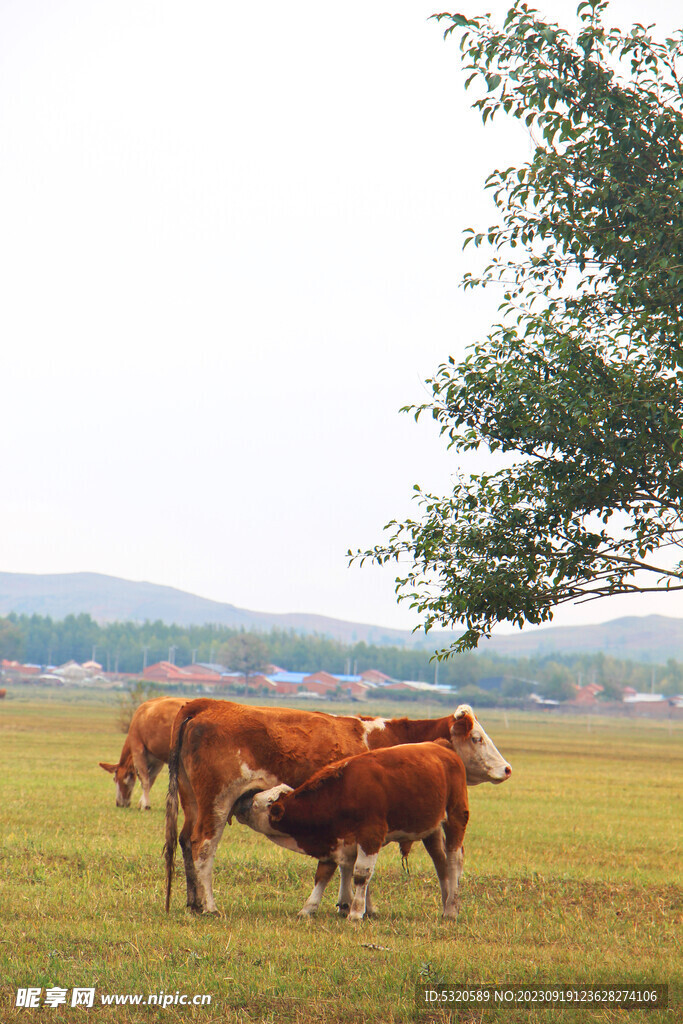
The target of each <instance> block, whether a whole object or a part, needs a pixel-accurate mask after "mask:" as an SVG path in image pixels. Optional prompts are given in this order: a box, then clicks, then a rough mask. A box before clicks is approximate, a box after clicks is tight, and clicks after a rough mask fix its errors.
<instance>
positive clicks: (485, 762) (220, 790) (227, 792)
mask: <svg viewBox="0 0 683 1024" xmlns="http://www.w3.org/2000/svg"><path fill="white" fill-rule="evenodd" d="M439 738H441V739H444V740H447V741H448V742H449V743H450V744H451V746H452V747H453V749H454V750H455V751H456V753H458V754H459V755H460V757H461V758H462V760H463V763H464V765H465V771H466V773H467V782H468V785H478V784H479V783H481V782H504V781H505V779H507V778H509V776H510V774H511V771H512V769H511V768H510V765H509V764H508V763H507V761H506V760H505V759H504V758H503V757H502V756H501V754H500V753H499V751H498V750H497V749H496V747H495V745H494V744H493V743H492V741H491V740H490V739H489V737H488V736H487V735H486V733H485V732H484V730H483V729H482V727H481V725H480V724H479V722H478V721H477V719H476V717H475V715H474V712H473V711H472V708H470V707H469V705H467V704H461V705H460V707H459V708H458V709H457V710H456V712H455V714H452V715H447V716H446V717H445V718H438V719H425V720H421V721H417V720H416V721H411V720H410V719H408V718H388V719H387V718H356V717H350V716H336V715H328V714H324V713H323V712H320V711H295V710H293V709H291V708H277V709H275V708H260V707H250V706H246V705H242V704H233V703H232V702H230V701H217V700H209V699H201V700H193V701H190V702H189V703H188V704H187V705H186V706H185V707H184V708H183V709H182V711H180V712H178V716H177V718H176V720H175V722H174V724H173V738H172V755H171V760H170V762H169V790H168V797H167V799H166V844H165V847H164V852H165V857H166V909H167V910H168V906H169V903H170V894H171V877H172V873H173V862H174V859H175V848H176V844H177V839H178V825H177V821H178V792H180V800H181V803H182V807H183V812H184V815H185V822H184V825H183V829H182V832H181V833H180V846H181V849H182V851H183V860H184V862H185V877H186V881H187V905H188V907H191V908H192V909H193V910H195V911H197V912H198V913H203V912H214V911H215V910H216V903H215V900H214V896H213V889H212V884H211V881H212V870H213V860H214V856H215V854H216V847H217V846H218V843H219V841H220V838H221V836H222V834H223V829H224V828H225V824H226V822H227V820H228V815H229V814H230V811H231V810H232V807H233V805H234V804H235V803H236V801H237V800H239V798H240V797H241V796H243V795H244V794H245V793H247V792H252V793H253V792H258V791H259V790H264V789H272V787H273V786H278V785H280V784H281V783H285V784H286V785H287V786H291V787H292V788H293V789H295V788H296V787H297V786H300V785H302V783H304V782H306V780H307V779H309V778H310V777H311V776H312V775H313V774H314V773H315V772H316V771H317V770H318V769H319V768H323V767H325V766H326V765H328V764H331V763H332V762H334V761H340V760H342V759H343V758H345V757H349V756H350V755H352V754H360V753H363V752H364V751H366V750H368V749H371V750H372V749H376V748H378V747H393V746H397V745H398V744H402V743H422V742H426V741H429V740H436V739H439ZM344 883H345V879H344V876H343V875H342V891H341V893H340V904H341V905H344V904H345V903H347V902H348V888H345V887H344Z"/></svg>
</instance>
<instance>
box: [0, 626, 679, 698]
mask: <svg viewBox="0 0 683 1024" xmlns="http://www.w3.org/2000/svg"><path fill="white" fill-rule="evenodd" d="M236 639H241V641H242V642H243V643H242V645H244V643H245V642H246V646H247V647H251V648H252V649H253V650H255V651H258V654H259V657H260V659H261V661H263V663H264V665H265V664H266V663H269V664H272V665H277V666H280V667H282V668H285V669H288V670H290V671H293V672H316V671H318V670H319V669H325V670H326V671H328V672H332V673H335V674H343V673H349V674H355V673H360V672H363V671H365V670H367V669H378V670H379V671H380V672H384V673H385V674H386V675H388V676H390V677H391V678H392V679H404V680H409V679H410V680H417V681H420V682H434V681H435V679H436V680H437V681H438V682H439V683H442V684H445V685H447V686H451V687H457V688H458V690H459V692H460V694H461V695H463V696H465V697H468V698H471V699H472V700H473V701H479V702H480V703H481V701H482V700H484V699H485V697H484V694H485V693H486V692H489V693H490V692H491V689H493V691H494V692H496V693H500V694H502V695H503V696H505V697H507V698H511V699H514V698H520V699H521V698H524V697H525V696H526V695H527V694H528V693H530V692H537V693H540V694H541V695H542V696H546V697H554V698H556V699H559V700H567V699H568V698H570V697H571V696H572V695H573V693H574V684H575V683H583V684H585V683H588V682H594V683H597V684H598V685H599V686H602V687H603V691H604V695H605V697H606V698H608V699H618V698H619V697H620V695H621V691H622V690H623V688H624V687H625V686H632V687H633V688H634V689H636V690H640V691H642V690H649V689H650V688H651V687H652V685H653V683H654V685H655V688H656V690H657V692H659V693H666V694H674V693H681V692H682V691H683V664H679V663H678V662H677V661H676V660H675V659H669V661H668V662H667V663H666V665H664V666H657V667H653V666H652V665H647V664H643V663H641V662H635V661H628V660H624V659H619V658H614V657H612V656H610V655H606V654H602V653H598V654H571V655H562V654H557V653H553V654H552V655H539V656H536V657H530V658H511V657H501V656H498V655H489V654H486V653H484V652H465V653H462V654H457V655H455V656H453V657H452V658H450V659H448V660H447V661H443V662H440V663H438V668H437V663H436V662H435V661H434V660H433V659H432V657H431V652H430V651H429V650H424V649H422V650H421V649H412V650H406V649H404V648H400V647H376V646H373V645H371V644H366V643H364V642H360V643H356V644H344V643H341V642H339V641H337V640H334V639H331V638H330V637H326V636H320V635H300V634H297V633H294V632H287V631H284V630H273V631H271V632H270V633H248V632H245V631H244V630H237V629H230V628H228V627H225V626H216V625H204V626H187V627H185V626H177V625H168V624H166V623H164V622H161V621H156V622H145V623H133V622H113V623H98V622H95V621H94V620H93V619H92V618H91V617H90V615H87V614H82V615H67V616H66V618H65V619H62V620H55V619H52V618H51V617H50V616H42V615H30V616H29V615H17V614H14V613H13V614H10V615H8V616H7V617H6V618H4V619H0V658H7V659H8V660H18V661H23V662H28V663H30V664H36V665H41V666H47V665H61V664H64V663H65V662H67V661H70V660H72V659H73V660H74V661H77V662H79V663H83V662H84V661H88V660H91V659H92V660H95V661H97V662H99V664H101V665H102V667H103V669H104V670H105V671H108V672H121V673H132V674H138V673H139V674H142V671H143V668H144V667H145V665H152V664H154V663H155V662H157V661H167V660H169V658H170V659H171V660H173V661H174V662H175V664H177V665H190V664H192V663H193V662H197V663H210V664H213V663H219V664H223V665H225V667H226V668H229V669H233V670H235V669H236V670H243V668H241V666H240V665H237V664H233V663H232V662H234V659H235V651H236V650H237V649H238V646H239V645H236V643H235V640H236Z"/></svg>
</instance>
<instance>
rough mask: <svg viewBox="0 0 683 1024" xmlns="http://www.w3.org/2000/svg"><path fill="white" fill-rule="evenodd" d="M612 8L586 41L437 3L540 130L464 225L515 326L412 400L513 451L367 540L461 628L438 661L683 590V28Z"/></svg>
mask: <svg viewBox="0 0 683 1024" xmlns="http://www.w3.org/2000/svg"><path fill="white" fill-rule="evenodd" d="M606 7H607V4H606V2H604V0H590V2H583V3H580V4H579V7H578V17H579V23H580V28H579V31H578V34H577V36H576V38H574V39H573V38H571V36H570V34H569V33H568V32H567V31H565V30H564V29H562V28H559V27H558V26H557V25H551V24H546V23H545V22H544V21H542V20H540V19H539V18H538V16H537V12H536V11H534V10H533V9H530V8H529V7H528V6H527V5H526V4H525V3H522V2H520V0H518V2H516V3H515V5H514V6H513V7H512V9H511V10H510V12H509V14H508V16H507V18H506V20H505V23H504V26H503V28H502V29H498V28H496V27H495V26H493V25H492V24H491V22H490V20H489V19H488V17H482V18H472V19H467V18H465V17H463V16H462V15H458V14H441V15H437V16H436V17H438V19H439V20H445V21H446V23H447V27H446V31H445V34H446V36H449V35H452V34H453V33H456V32H457V33H459V34H460V37H461V43H460V46H461V53H462V59H463V63H464V65H465V69H466V70H467V71H468V72H469V77H468V79H467V83H466V87H477V86H478V87H480V95H479V96H478V98H477V99H476V100H475V102H474V104H473V105H474V107H476V108H478V109H479V110H480V111H481V115H482V119H483V121H484V123H490V122H491V121H492V120H493V118H494V117H495V115H497V114H499V113H500V112H504V113H506V114H509V115H511V116H512V117H514V118H517V119H520V120H522V121H523V122H524V123H525V124H526V125H527V126H528V129H529V131H530V132H531V135H532V139H533V141H534V143H535V149H534V153H533V156H532V158H531V159H530V160H529V161H528V162H527V163H525V164H524V165H523V166H521V167H519V168H515V167H510V168H507V169H504V170H496V171H494V172H493V173H492V174H491V175H490V177H489V178H488V179H487V188H489V189H491V190H492V191H493V199H494V202H495V205H496V207H497V210H498V212H499V216H500V220H499V222H498V223H496V224H494V225H492V226H491V227H489V228H488V230H486V231H483V232H476V231H474V230H470V229H468V231H467V232H466V236H465V241H464V245H469V244H471V245H473V246H474V247H477V246H480V245H487V246H489V247H490V248H491V249H492V250H493V255H492V257H491V260H490V262H489V263H488V265H487V266H486V267H485V269H483V271H482V272H481V273H479V274H478V275H474V274H467V275H466V276H465V279H464V282H463V283H464V286H465V287H466V288H485V287H487V286H492V285H495V286H496V287H498V288H500V289H502V301H501V303H500V305H499V314H500V322H499V323H497V324H495V325H494V326H493V327H492V328H491V330H490V333H489V335H488V337H487V338H486V339H485V340H483V341H479V342H477V343H475V344H474V345H473V346H472V347H471V349H470V351H469V353H468V354H467V356H466V358H465V359H464V361H462V362H460V363H459V364H456V362H455V360H454V359H453V358H450V359H449V360H448V362H446V363H445V364H443V365H442V366H440V367H439V369H438V371H437V373H436V374H435V376H434V377H433V379H431V380H429V381H428V384H429V386H430V387H431V400H430V401H429V402H428V403H426V404H424V405H422V406H419V407H409V408H408V410H406V411H411V412H412V413H414V415H415V418H418V417H419V416H421V415H423V414H424V413H428V414H430V415H431V416H432V417H433V419H434V420H435V422H436V424H437V425H438V428H439V431H440V433H441V435H442V436H443V437H444V439H445V440H446V442H447V445H448V447H449V449H451V450H453V451H455V452H458V451H459V452H467V451H479V452H499V453H505V455H506V459H507V462H508V465H507V466H506V468H503V469H500V470H498V471H492V472H490V473H489V472H485V473H481V474H476V475H473V476H471V477H469V478H464V477H459V478H458V480H457V482H456V484H455V486H454V490H453V493H452V494H448V495H446V496H443V497H442V496H435V495H431V494H428V493H424V492H423V491H422V490H421V489H420V488H419V486H417V485H416V488H415V490H416V498H417V501H418V504H419V507H420V512H421V515H420V516H419V517H417V518H415V519H409V520H407V521H405V522H402V523H398V522H392V523H390V524H389V525H388V526H387V528H386V529H387V530H388V531H389V540H388V541H387V542H385V543H384V544H381V545H378V546H376V547H375V548H373V549H371V550H368V551H365V552H360V551H359V552H356V554H355V556H354V555H352V557H355V558H358V559H359V560H361V561H363V560H365V559H368V558H369V559H371V560H374V561H376V562H378V563H380V564H385V563H387V562H390V561H392V560H397V561H398V562H399V564H400V566H405V571H403V569H402V568H399V572H400V573H401V574H400V575H399V576H398V578H397V580H396V589H397V594H398V597H399V600H409V601H410V602H411V605H412V607H414V608H415V609H416V610H417V611H418V612H419V613H420V614H421V615H422V616H423V618H424V623H425V628H426V629H427V630H428V629H430V628H431V627H432V626H433V625H436V624H438V625H441V626H446V627H451V626H453V625H455V624H464V625H465V627H466V628H465V631H464V633H463V634H462V635H461V636H460V637H459V639H458V640H457V641H456V642H455V643H454V644H453V646H452V647H451V648H450V649H449V650H446V651H442V652H440V655H439V656H440V657H446V656H447V655H448V654H449V653H452V652H453V651H454V650H466V649H469V648H473V647H476V645H477V643H478V640H479V638H480V637H481V636H482V635H488V634H489V633H490V631H491V629H492V627H493V626H494V625H495V624H496V623H498V622H501V621H509V622H513V623H515V624H517V625H520V626H522V625H523V624H524V623H525V622H532V623H539V622H545V621H548V620H550V619H551V618H552V614H553V609H554V608H555V607H556V606H558V605H560V604H563V603H565V602H568V601H577V600H581V601H585V600H593V599H597V598H601V597H606V596H610V595H615V594H629V593H634V592H648V591H654V590H661V589H664V590H680V589H683V567H682V566H681V564H680V562H678V561H676V560H673V561H674V564H671V563H672V559H671V551H670V550H668V549H674V550H675V549H676V548H678V547H679V546H680V544H681V540H682V530H683V522H682V520H681V514H680V513H681V499H682V497H683V346H682V344H681V343H682V341H683V318H682V312H683V289H682V287H681V270H682V269H683V216H682V214H683V172H682V169H683V146H682V145H681V136H682V133H683V91H682V86H681V79H680V77H679V66H680V63H681V54H682V53H683V43H682V41H681V33H680V32H679V33H676V35H675V37H674V38H671V39H666V40H665V41H664V42H656V41H655V40H654V39H653V38H652V36H651V35H650V32H649V30H648V29H647V28H645V27H643V26H642V25H636V26H634V28H633V29H632V30H631V31H630V32H629V33H628V34H625V33H622V32H621V31H620V30H618V29H607V28H605V27H604V25H603V24H602V16H603V14H604V11H605V9H606ZM510 462H512V464H511V465H510V464H509V463H510Z"/></svg>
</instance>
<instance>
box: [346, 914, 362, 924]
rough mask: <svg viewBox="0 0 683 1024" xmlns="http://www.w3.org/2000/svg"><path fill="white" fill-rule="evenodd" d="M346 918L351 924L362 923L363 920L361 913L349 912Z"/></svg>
mask: <svg viewBox="0 0 683 1024" xmlns="http://www.w3.org/2000/svg"><path fill="white" fill-rule="evenodd" d="M347 920H349V921H350V922H351V924H362V922H363V915H362V914H349V916H348V918H347Z"/></svg>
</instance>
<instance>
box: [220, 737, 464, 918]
mask: <svg viewBox="0 0 683 1024" xmlns="http://www.w3.org/2000/svg"><path fill="white" fill-rule="evenodd" d="M233 812H234V814H235V815H236V817H237V819H238V821H242V822H244V824H246V825H249V826H250V827H251V828H253V829H255V830H256V831H257V832H262V833H263V834H264V835H265V836H267V837H268V838H269V839H270V840H272V841H273V842H275V843H278V844H279V845H280V846H284V847H285V848H286V849H289V850H295V851H296V852H297V853H304V854H308V855H309V856H310V857H316V858H317V859H318V862H319V864H318V871H317V872H316V884H315V887H314V889H313V892H312V893H311V895H310V896H309V898H308V900H307V902H306V905H305V906H304V909H303V911H302V914H310V913H314V912H315V910H316V909H317V907H318V905H319V903H320V900H321V898H322V895H323V892H324V891H325V886H326V884H327V882H328V881H329V880H330V878H331V877H332V875H333V874H334V870H335V867H336V866H337V865H339V866H340V870H343V869H346V871H348V872H349V873H352V877H353V884H354V886H355V892H354V894H353V900H352V903H351V909H350V911H349V920H350V921H360V920H361V919H362V918H363V917H364V915H365V913H366V896H367V888H368V882H369V881H370V878H371V876H372V873H373V871H374V868H375V863H376V861H377V856H378V854H379V851H380V849H381V847H382V846H385V845H386V844H387V843H394V842H397V843H401V844H404V843H406V842H407V843H412V842H415V840H418V839H421V840H422V841H423V842H424V844H425V847H426V849H427V851H428V853H429V855H430V857H431V858H432V861H433V862H434V867H435V868H436V873H437V876H438V878H439V885H440V886H441V898H442V902H443V915H444V917H446V918H455V917H456V916H457V891H458V883H459V881H460V875H461V874H462V865H463V839H464V835H465V828H466V826H467V821H468V818H469V809H468V802H467V778H466V774H465V766H464V764H463V762H462V760H461V758H460V757H458V755H457V754H456V753H455V752H454V751H453V750H452V749H451V748H450V745H449V744H448V743H447V742H446V741H445V740H441V741H437V742H436V743H415V744H408V745H402V746H397V747H385V748H384V749H379V750H372V751H368V752H367V753H364V754H357V755H355V757H350V758H348V759H347V760H345V761H338V762H337V763H336V764H332V765H329V766H328V767H327V768H323V769H321V770H320V771H318V772H316V773H315V775H313V776H312V778H310V779H309V780H308V782H305V783H304V784H303V786H299V788H298V789H295V790H292V789H291V788H290V787H289V786H284V785H281V786H275V787H274V788H273V789H269V790H265V791H264V792H260V793H257V794H255V795H251V794H247V795H245V796H244V797H242V798H241V800H239V801H238V802H237V804H236V806H235V807H234V808H233Z"/></svg>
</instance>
